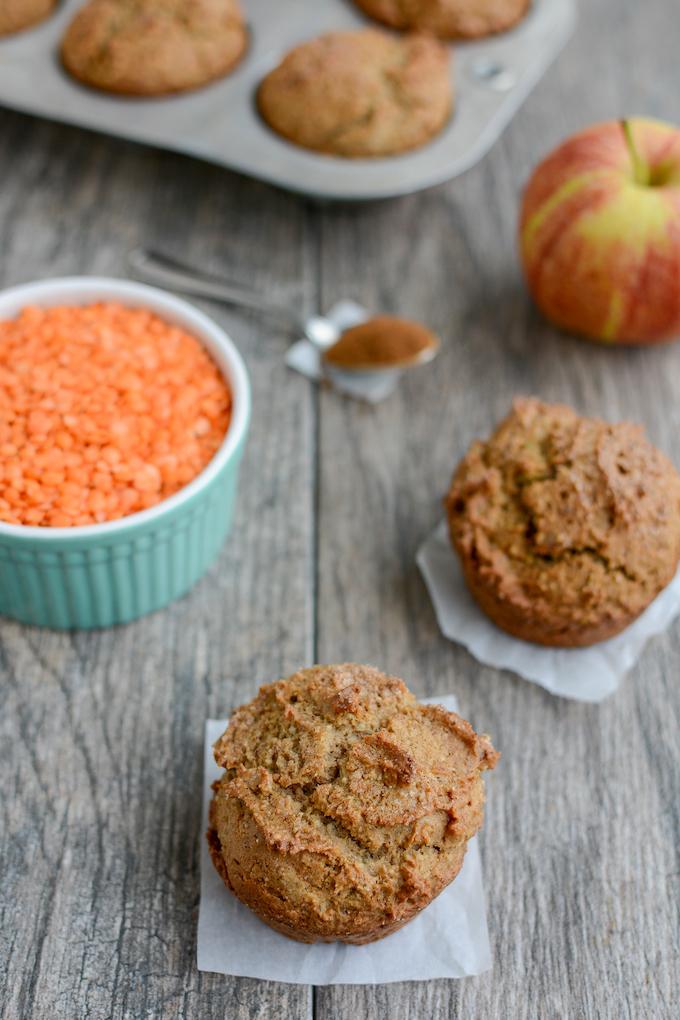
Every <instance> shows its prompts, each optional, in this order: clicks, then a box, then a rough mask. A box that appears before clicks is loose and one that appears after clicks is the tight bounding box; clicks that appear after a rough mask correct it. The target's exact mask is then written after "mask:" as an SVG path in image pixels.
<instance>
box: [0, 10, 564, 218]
mask: <svg viewBox="0 0 680 1020" xmlns="http://www.w3.org/2000/svg"><path fill="white" fill-rule="evenodd" d="M84 2H85V0H66V2H64V3H62V4H61V5H60V6H59V8H58V11H57V13H56V14H55V15H53V16H52V17H51V18H49V19H48V20H47V21H45V22H43V24H41V25H39V26H38V27H36V28H33V29H29V30H27V31H25V32H22V33H19V34H18V35H14V36H9V37H6V38H3V39H0V104H1V105H4V106H8V107H12V108H14V109H17V110H21V111H23V112H26V113H33V114H38V115H40V116H43V117H48V118H50V119H52V120H58V121H65V122H67V123H70V124H77V125H79V126H81V127H85V128H92V129H94V130H96V131H104V132H106V133H108V134H111V135H117V136H120V137H122V138H129V139H132V140H133V141H137V142H146V143H148V144H152V145H157V146H160V147H161V148H165V149H174V150H176V151H178V152H184V153H187V154H189V155H192V156H198V157H200V158H201V159H206V160H210V161H211V162H213V163H219V164H222V165H223V166H225V167H229V168H230V169H231V170H237V171H240V172H241V173H244V174H248V175H249V176H251V177H257V178H260V179H262V180H265V181H269V182H270V183H272V184H276V185H278V186H279V187H282V188H287V189H289V190H292V191H298V192H302V193H303V194H306V195H312V196H314V197H316V198H320V199H344V200H367V199H379V198H388V197H391V196H395V195H404V194H408V193H410V192H414V191H419V190H421V189H423V188H427V187H430V186H431V185H433V184H439V183H441V182H442V181H445V180H448V179H449V178H451V177H455V176H456V175H457V174H460V173H462V172H463V171H464V170H467V169H468V168H469V167H471V166H472V165H473V164H474V163H476V162H477V161H478V160H479V159H481V157H482V156H483V155H484V154H485V153H486V152H487V151H488V149H489V148H490V147H491V146H492V145H493V143H494V142H495V141H496V139H497V138H498V137H499V135H500V134H501V132H502V131H503V129H504V128H505V127H506V125H507V124H508V122H509V121H510V120H511V119H512V117H513V116H514V114H515V113H516V111H517V110H518V109H519V107H520V105H521V104H522V102H523V101H524V100H525V99H526V97H527V96H528V94H529V93H530V92H531V90H532V89H533V87H534V85H535V84H536V83H537V81H538V80H539V78H540V77H541V76H542V74H543V73H544V72H545V70H546V69H547V68H548V67H549V65H550V64H551V63H552V61H553V60H554V59H555V57H556V56H557V54H558V53H559V51H560V50H561V49H562V47H563V45H564V44H565V42H566V41H567V39H568V38H569V36H570V34H571V32H572V29H573V26H574V24H575V20H576V10H575V0H534V3H533V7H532V10H531V11H530V13H529V14H528V16H527V17H526V18H525V19H524V21H522V22H521V23H520V24H519V25H518V26H517V27H516V28H515V29H513V30H512V31H510V32H507V33H505V34H504V35H499V36H494V37H492V38H489V39H484V40H481V41H479V42H471V43H462V44H460V45H455V46H453V47H452V49H453V51H454V61H453V72H452V73H453V76H454V80H455V85H456V93H457V104H456V110H455V112H454V115H453V117H452V119H451V121H450V123H449V124H448V126H447V127H446V128H445V129H444V131H443V132H442V133H441V134H440V135H439V136H438V137H437V138H435V139H434V140H433V141H431V142H430V143H429V144H428V145H425V146H424V147H423V148H422V149H417V150H415V151H413V152H409V153H405V154H404V155H402V156H392V157H389V158H386V159H371V160H367V159H360V160H359V159H357V160H349V159H340V158H336V157H329V156H324V155H318V154H315V153H312V152H308V151H306V150H304V149H301V148H299V147H297V146H295V145H292V144H290V143H289V142H286V141H284V140H283V139H281V138H279V137H278V136H277V135H276V134H274V133H273V132H272V131H271V130H270V129H269V128H268V127H267V126H266V124H264V123H263V122H262V120H261V119H260V118H259V116H258V113H257V110H256V108H255V102H254V95H255V90H256V88H257V85H258V83H259V81H260V80H261V78H262V77H263V75H265V74H266V73H267V72H268V71H269V70H270V69H271V68H272V67H273V66H274V65H275V64H277V63H278V61H279V60H280V59H281V57H282V56H283V54H284V53H285V52H286V51H287V50H289V49H290V48H291V47H292V46H295V45H296V44H297V43H300V42H302V41H303V40H304V39H310V38H312V37H313V36H315V35H319V34H320V33H322V32H328V31H330V30H332V29H348V28H357V27H360V26H362V25H366V24H368V23H370V22H368V21H367V19H366V18H364V17H363V16H362V15H361V13H360V12H359V10H358V9H357V8H355V6H354V5H353V4H352V3H351V2H350V0H243V7H244V9H245V11H246V15H247V18H248V21H249V24H250V29H251V39H250V49H249V52H248V53H247V55H246V56H245V58H244V59H243V61H242V63H241V64H240V65H239V67H238V68H237V69H236V70H235V71H234V72H233V73H232V74H231V75H229V76H228V77H227V78H225V79H223V80H222V81H219V82H217V83H215V84H213V85H209V86H207V87H206V88H203V89H199V90H197V91H195V92H191V93H185V94H181V95H176V96H170V97H165V98H162V99H151V100H146V99H128V98H119V97H115V96H109V95H106V94H103V93H98V92H95V91H92V90H90V89H87V88H85V87H83V86H81V85H78V84H77V83H76V82H74V81H72V80H71V78H70V77H69V76H68V75H67V74H66V72H65V71H64V70H63V69H62V67H61V64H60V62H59V56H58V47H59V41H60V39H61V36H62V34H63V32H64V30H65V28H66V25H67V23H68V22H69V20H70V19H71V17H72V16H73V14H74V12H75V11H76V10H78V8H79V7H81V6H82V4H83V3H84Z"/></svg>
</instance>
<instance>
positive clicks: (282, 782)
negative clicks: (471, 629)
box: [213, 664, 498, 938]
mask: <svg viewBox="0 0 680 1020" xmlns="http://www.w3.org/2000/svg"><path fill="white" fill-rule="evenodd" d="M214 752H215V760H216V761H217V763H218V764H219V765H221V766H222V767H224V768H225V769H226V770H227V771H226V774H225V776H224V778H223V779H222V781H221V783H220V785H219V787H218V790H217V796H216V803H217V811H216V812H215V814H214V816H213V818H214V819H215V818H216V827H217V830H218V835H220V836H222V834H223V832H225V834H226V837H227V840H229V839H233V838H234V835H235V833H236V838H237V839H238V828H239V819H238V818H235V816H233V815H232V816H229V815H228V814H227V815H223V816H222V823H223V824H222V826H221V824H220V801H221V802H222V804H223V805H225V804H229V803H232V804H233V803H234V802H238V805H239V809H240V811H241V812H242V813H243V814H245V815H246V816H247V822H248V823H250V824H252V823H254V825H255V827H256V830H257V836H258V839H257V841H256V842H257V843H259V845H260V846H261V848H262V852H263V853H266V852H267V850H273V851H276V855H275V858H274V859H273V860H272V862H271V868H272V870H271V871H270V872H268V873H266V874H265V877H264V878H263V880H262V882H261V888H260V891H261V893H262V896H263V902H265V901H266V899H267V896H268V895H270V896H272V895H274V892H273V890H275V896H276V899H275V901H274V904H275V905H274V908H273V912H274V914H275V915H276V916H278V918H279V920H281V919H282V917H283V918H284V919H285V921H286V924H287V925H288V927H289V928H291V929H293V930H296V931H297V933H298V934H301V935H302V936H303V937H304V936H307V937H309V938H313V937H316V936H323V935H327V936H336V937H342V934H343V933H344V934H353V935H356V934H362V933H364V934H370V933H372V932H373V931H374V930H376V929H378V928H379V927H380V926H381V925H383V926H384V925H385V924H387V923H390V924H394V922H395V919H396V920H397V921H398V919H399V918H400V916H402V915H403V916H404V917H405V918H407V917H408V916H412V914H413V913H414V912H415V910H416V909H420V907H421V906H423V905H424V904H425V903H427V902H429V900H430V899H432V898H433V896H434V895H436V894H437V893H438V892H439V891H440V890H441V889H442V888H443V887H444V886H445V885H446V884H447V883H448V882H449V881H450V880H451V879H452V878H453V877H454V876H455V874H456V873H457V871H458V869H459V867H460V864H461V863H462V857H463V854H464V850H465V844H466V841H467V840H468V839H469V838H470V837H471V836H472V835H473V834H474V833H475V832H476V831H477V829H478V828H479V826H480V825H481V821H482V808H483V801H484V789H483V783H482V780H481V777H480V772H481V771H482V770H484V769H488V768H493V766H494V765H495V763H496V760H497V758H498V755H497V753H496V752H495V751H494V749H493V747H492V746H491V743H490V741H489V739H488V737H486V736H477V734H476V733H475V732H474V730H473V729H472V727H471V726H470V725H469V723H467V722H465V720H463V719H461V718H460V717H459V716H458V715H456V714H455V713H453V712H448V711H446V710H445V709H444V708H442V707H441V706H427V705H421V704H419V703H418V702H417V701H416V699H415V697H414V696H413V695H412V694H411V693H410V691H409V690H408V688H407V687H406V686H405V684H404V683H403V682H402V681H401V680H399V679H397V678H396V677H392V676H386V675H385V674H383V673H381V672H379V671H378V670H377V669H373V668H371V667H369V666H360V665H353V664H348V665H339V666H316V667H314V668H312V669H305V670H301V671H300V672H298V673H295V674H293V676H291V677H289V678H288V679H286V680H280V681H278V682H277V683H273V684H269V685H268V686H266V687H263V688H262V689H261V690H260V693H259V694H258V696H257V697H256V698H255V700H254V701H252V702H251V703H250V704H248V705H245V706H244V707H242V708H239V709H238V710H237V711H236V712H235V713H234V716H233V717H232V720H231V722H230V725H229V728H228V729H227V731H226V733H225V734H224V735H223V736H222V737H221V738H220V739H219V740H218V741H217V743H216V744H215V747H214ZM243 844H244V845H242V846H240V847H238V852H236V851H235V852H234V853H233V855H232V856H236V857H238V858H239V859H240V860H241V861H242V860H243V853H247V845H248V844H249V845H250V846H251V847H252V845H253V841H252V840H244V841H243ZM244 846H245V849H244ZM223 848H224V842H223ZM242 851H243V852H242ZM282 858H285V859H287V860H286V868H287V870H283V871H280V872H277V868H280V867H282ZM291 865H292V869H293V870H292V871H291V869H290V866H291ZM251 866H252V865H251ZM227 867H228V868H229V861H227ZM251 874H252V872H251ZM231 877H232V876H231V874H230V875H229V878H230V879H231ZM301 878H303V879H304V881H302V882H300V879H301ZM230 884H233V886H234V888H235V889H236V891H237V892H239V888H238V883H237V882H234V883H232V882H231V881H230ZM282 903H283V906H282ZM251 905H253V904H252V903H251ZM254 906H255V909H257V904H255V905H254ZM264 912H265V913H266V912H267V911H266V909H265V911H264Z"/></svg>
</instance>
